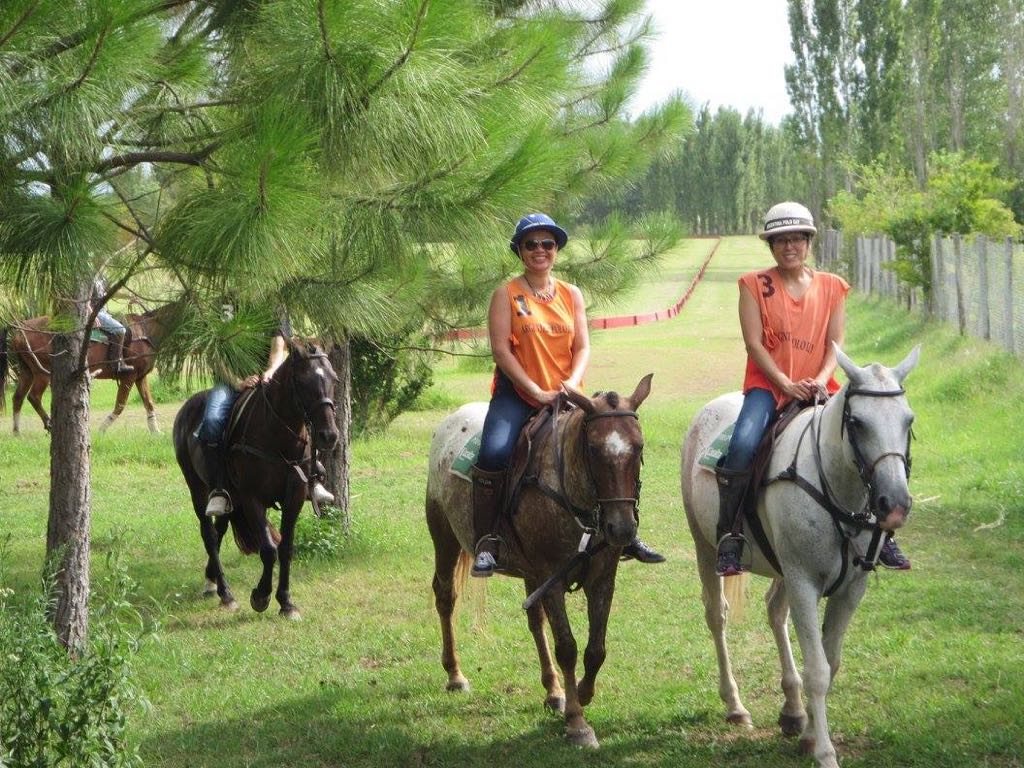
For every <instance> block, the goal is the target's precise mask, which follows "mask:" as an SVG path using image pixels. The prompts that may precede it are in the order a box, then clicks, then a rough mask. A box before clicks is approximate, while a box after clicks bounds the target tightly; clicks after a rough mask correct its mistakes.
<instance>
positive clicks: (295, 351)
mask: <svg viewBox="0 0 1024 768" xmlns="http://www.w3.org/2000/svg"><path fill="white" fill-rule="evenodd" d="M283 338H284V344H285V346H286V347H288V354H289V355H300V356H301V355H302V347H301V346H299V344H298V343H297V342H296V340H295V339H294V338H292V337H291V336H284V337H283Z"/></svg>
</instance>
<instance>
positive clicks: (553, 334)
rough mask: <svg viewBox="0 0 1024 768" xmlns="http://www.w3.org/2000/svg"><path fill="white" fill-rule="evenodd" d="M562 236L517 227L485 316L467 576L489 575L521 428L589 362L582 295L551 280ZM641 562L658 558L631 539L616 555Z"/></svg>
mask: <svg viewBox="0 0 1024 768" xmlns="http://www.w3.org/2000/svg"><path fill="white" fill-rule="evenodd" d="M568 240H569V235H568V234H567V233H566V231H565V230H564V229H562V228H561V227H560V226H558V225H557V224H556V223H555V222H554V220H552V218H551V217H550V216H548V215H546V214H543V213H531V214H529V215H527V216H524V217H523V218H521V219H520V220H519V223H518V224H517V225H516V229H515V232H514V233H513V234H512V238H511V240H510V242H509V246H510V247H511V248H512V251H513V252H514V253H515V254H516V255H517V256H519V258H520V259H521V260H522V262H523V273H522V274H521V275H519V276H517V277H515V278H513V279H512V280H509V281H508V282H507V283H505V284H504V285H501V286H499V287H498V288H497V289H496V290H495V291H494V294H493V295H492V296H491V306H490V310H489V312H488V315H487V331H488V335H489V336H490V342H491V354H492V355H493V357H494V362H495V365H496V367H495V370H494V380H493V382H492V384H491V402H490V405H489V406H488V409H487V416H486V418H485V419H484V427H483V432H482V434H481V436H480V454H479V456H478V457H477V463H476V466H474V467H473V471H472V475H473V527H474V532H475V536H476V539H477V545H476V553H477V554H476V559H475V561H474V563H473V570H472V574H473V575H474V576H490V575H491V574H492V573H494V572H495V570H496V569H497V567H498V565H497V545H498V539H497V537H495V536H494V530H495V528H496V524H497V521H498V516H499V514H500V513H501V508H502V505H503V503H504V497H505V470H506V468H507V467H508V462H509V458H510V456H511V455H512V450H513V449H514V448H515V444H516V440H517V439H518V438H519V432H520V430H521V429H522V428H523V425H525V424H526V422H527V421H528V420H529V418H530V416H532V415H533V413H534V412H535V411H536V410H537V409H539V408H541V407H543V406H546V405H550V404H551V403H552V402H553V401H554V399H555V397H557V395H558V394H559V392H561V390H562V385H563V384H566V385H568V386H571V387H574V388H579V387H580V386H582V383H583V374H584V372H585V371H586V369H587V363H588V362H589V360H590V337H589V334H588V332H587V316H586V306H585V304H584V302H583V294H582V293H580V289H579V288H577V287H576V286H575V285H572V284H570V283H566V282H563V281H562V280H558V279H556V278H555V277H553V276H552V274H551V270H552V269H553V267H554V265H555V259H556V258H557V257H558V251H559V249H560V248H563V247H565V244H566V242H567V241H568ZM623 554H624V555H626V556H627V557H635V558H636V559H638V560H640V561H642V562H648V563H649V562H655V563H656V562H661V561H662V560H664V558H663V557H662V556H661V555H659V554H658V553H657V552H655V551H653V550H652V549H650V548H649V547H647V546H646V545H645V544H644V543H643V542H642V541H640V540H639V539H636V540H634V541H633V543H632V544H630V545H629V546H627V547H626V548H625V549H624V550H623Z"/></svg>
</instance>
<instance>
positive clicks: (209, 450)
mask: <svg viewBox="0 0 1024 768" xmlns="http://www.w3.org/2000/svg"><path fill="white" fill-rule="evenodd" d="M238 394H239V393H238V392H237V391H235V390H234V389H232V388H231V387H229V386H228V385H227V384H218V385H217V386H216V387H214V388H213V389H212V390H210V394H209V395H208V396H207V398H206V409H205V410H204V411H203V420H202V422H201V423H200V425H199V428H198V429H197V430H196V433H195V436H196V438H197V439H198V440H199V442H200V444H201V445H202V450H203V464H204V465H205V469H206V482H207V485H208V486H209V488H210V496H209V499H208V500H207V504H206V514H207V515H209V516H211V517H216V516H217V515H223V514H226V513H228V512H230V511H231V496H230V495H229V494H228V491H227V456H225V454H224V449H223V444H222V438H223V435H224V426H225V424H226V422H227V419H228V415H229V414H230V413H231V406H232V405H234V403H235V400H236V399H237V398H238Z"/></svg>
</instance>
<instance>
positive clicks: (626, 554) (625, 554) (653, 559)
mask: <svg viewBox="0 0 1024 768" xmlns="http://www.w3.org/2000/svg"><path fill="white" fill-rule="evenodd" d="M622 559H623V560H639V561H640V562H641V563H647V564H648V565H652V564H654V563H664V562H665V556H664V555H663V554H661V553H660V552H655V551H654V550H653V549H651V548H650V547H649V546H647V545H646V544H644V542H643V541H641V540H640V538H639V537H637V538H635V539H633V540H632V541H631V542H629V544H627V545H626V546H624V547H623V548H622Z"/></svg>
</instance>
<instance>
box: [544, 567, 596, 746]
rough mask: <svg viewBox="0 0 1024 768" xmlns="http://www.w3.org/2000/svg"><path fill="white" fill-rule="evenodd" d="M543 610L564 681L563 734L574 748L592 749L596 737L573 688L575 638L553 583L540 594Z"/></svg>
mask: <svg viewBox="0 0 1024 768" xmlns="http://www.w3.org/2000/svg"><path fill="white" fill-rule="evenodd" d="M544 610H545V612H546V613H547V616H548V621H549V622H551V632H552V634H553V635H554V636H555V658H556V659H558V666H559V667H561V669H562V679H563V680H564V682H565V737H566V738H567V739H568V740H569V742H570V743H571V744H574V745H575V746H577V747H590V748H596V747H597V746H598V743H597V736H596V735H595V734H594V729H593V728H591V727H590V725H589V724H588V723H587V721H586V720H585V719H584V717H583V705H582V704H581V703H580V696H579V691H578V690H577V688H576V653H577V650H576V638H574V637H573V636H572V627H570V626H569V617H568V616H567V615H566V612H565V593H564V592H563V591H562V589H561V588H560V587H558V586H556V587H554V588H552V589H550V590H548V592H547V594H545V595H544Z"/></svg>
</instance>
